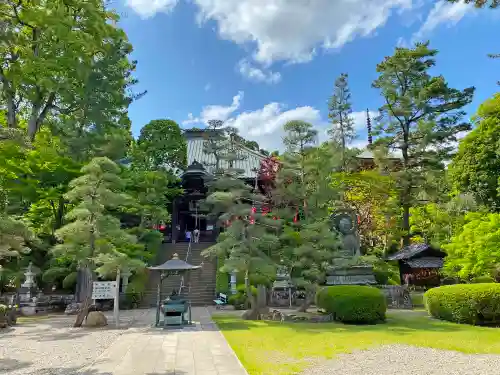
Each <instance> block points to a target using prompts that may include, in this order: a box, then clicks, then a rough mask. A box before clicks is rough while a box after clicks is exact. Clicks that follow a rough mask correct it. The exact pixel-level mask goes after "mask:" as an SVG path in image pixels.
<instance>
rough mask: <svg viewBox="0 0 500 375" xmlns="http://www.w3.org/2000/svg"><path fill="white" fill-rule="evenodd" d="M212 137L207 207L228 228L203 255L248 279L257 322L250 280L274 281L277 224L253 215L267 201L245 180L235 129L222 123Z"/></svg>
mask: <svg viewBox="0 0 500 375" xmlns="http://www.w3.org/2000/svg"><path fill="white" fill-rule="evenodd" d="M212 127H213V128H212V130H211V131H212V133H211V134H209V136H208V139H207V140H206V141H205V152H206V154H208V156H209V157H210V161H209V163H208V165H212V166H213V170H214V171H215V174H214V180H213V181H212V182H211V184H210V187H209V189H210V193H209V196H208V197H207V199H206V204H208V205H209V207H211V211H212V213H213V214H215V215H217V216H218V223H219V226H221V225H225V226H226V228H225V229H224V232H223V233H221V234H220V235H219V237H218V239H217V243H216V244H215V245H213V246H211V247H210V248H208V249H206V250H205V251H204V252H203V254H204V255H205V256H210V257H216V256H217V257H222V258H223V259H225V261H224V265H223V267H222V268H223V269H222V270H221V271H223V272H232V271H237V272H239V273H241V274H243V275H245V284H246V290H247V295H248V296H249V298H250V309H249V310H248V311H247V312H246V313H245V315H244V317H245V318H246V319H258V317H259V315H260V313H259V309H258V306H257V299H256V296H255V295H254V294H253V293H252V290H251V287H250V279H251V278H254V277H255V276H259V277H262V276H264V277H266V278H268V279H271V278H272V277H273V276H274V275H275V265H274V262H273V261H272V257H271V256H270V252H271V251H272V250H273V249H274V248H275V247H276V246H277V244H278V237H277V236H276V234H275V227H276V225H277V223H276V222H275V221H274V220H272V219H269V218H267V217H265V216H262V215H253V214H252V207H255V206H259V205H261V204H262V203H263V202H264V199H265V197H264V196H262V195H261V194H259V193H258V192H256V191H253V189H252V187H251V186H249V185H247V184H246V183H245V181H244V180H243V179H242V173H243V170H242V169H240V168H238V165H237V162H238V160H242V158H243V156H242V154H241V152H240V150H239V143H238V142H237V141H236V140H235V137H234V134H235V131H234V129H228V128H223V126H222V123H220V122H218V123H215V122H212Z"/></svg>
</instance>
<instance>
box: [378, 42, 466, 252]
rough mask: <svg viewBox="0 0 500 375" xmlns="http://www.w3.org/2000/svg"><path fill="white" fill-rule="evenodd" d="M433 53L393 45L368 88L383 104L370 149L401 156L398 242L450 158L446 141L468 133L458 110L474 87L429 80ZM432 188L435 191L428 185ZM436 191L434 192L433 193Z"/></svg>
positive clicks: (407, 235)
mask: <svg viewBox="0 0 500 375" xmlns="http://www.w3.org/2000/svg"><path fill="white" fill-rule="evenodd" d="M437 52H438V51H437V50H433V49H429V43H417V44H416V45H415V46H414V48H411V49H410V48H401V47H397V48H396V51H395V53H394V55H392V56H389V57H386V58H385V59H384V61H383V62H381V63H380V64H378V65H377V72H378V73H379V77H378V78H377V79H376V80H375V81H374V82H373V87H374V88H377V89H379V90H380V92H381V94H382V96H383V97H384V102H385V104H384V105H383V106H382V107H381V108H380V109H379V111H380V114H381V116H380V119H379V120H380V121H379V125H378V126H377V128H376V135H378V136H379V137H378V139H377V141H376V143H375V146H376V147H378V148H381V149H384V150H386V151H387V150H396V151H398V152H401V157H402V160H401V165H400V168H399V169H398V171H397V172H394V173H393V174H394V176H395V179H396V182H397V188H398V192H399V195H400V205H401V209H402V230H403V232H404V233H403V234H404V240H405V242H406V243H408V242H409V238H410V208H411V207H414V206H415V205H416V203H417V202H418V200H419V196H420V195H421V191H422V190H424V191H425V190H427V189H428V188H429V180H430V181H431V182H433V181H434V179H433V178H432V177H433V176H434V175H436V174H441V173H442V172H441V171H442V170H443V169H444V162H445V161H446V160H450V159H451V153H452V151H453V145H452V144H451V143H452V141H455V140H456V136H457V134H458V133H460V132H462V131H465V130H469V129H470V124H467V123H462V122H461V119H462V117H463V116H464V115H465V112H464V111H463V110H462V108H463V107H464V106H466V105H467V104H469V103H470V102H471V101H472V97H473V94H474V88H473V87H470V88H466V89H464V90H457V89H453V88H450V87H449V86H448V83H447V82H446V80H445V79H444V77H443V76H436V77H433V76H431V75H430V74H429V70H430V69H431V68H432V67H433V66H434V65H435V56H436V55H437ZM431 188H432V190H436V188H435V186H434V184H433V183H431ZM437 190H439V189H437Z"/></svg>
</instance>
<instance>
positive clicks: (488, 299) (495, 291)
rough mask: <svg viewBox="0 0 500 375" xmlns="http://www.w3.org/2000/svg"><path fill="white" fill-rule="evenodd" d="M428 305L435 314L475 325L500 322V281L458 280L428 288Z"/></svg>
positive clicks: (427, 307)
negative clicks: (451, 283) (470, 281)
mask: <svg viewBox="0 0 500 375" xmlns="http://www.w3.org/2000/svg"><path fill="white" fill-rule="evenodd" d="M424 303H425V307H426V309H427V311H428V313H429V314H430V315H432V316H433V317H435V318H438V319H442V320H448V321H450V322H456V323H467V324H474V325H483V324H497V323H500V284H494V283H488V284H457V285H446V286H441V287H439V288H433V289H430V290H428V291H427V292H426V293H425V294H424Z"/></svg>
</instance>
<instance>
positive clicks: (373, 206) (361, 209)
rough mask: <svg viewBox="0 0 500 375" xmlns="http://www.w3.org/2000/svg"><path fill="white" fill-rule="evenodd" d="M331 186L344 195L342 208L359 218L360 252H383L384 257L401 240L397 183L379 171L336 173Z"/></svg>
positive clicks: (381, 253)
mask: <svg viewBox="0 0 500 375" xmlns="http://www.w3.org/2000/svg"><path fill="white" fill-rule="evenodd" d="M331 183H332V185H333V186H334V188H335V189H337V190H340V191H342V192H343V197H342V204H341V205H342V206H344V207H346V208H348V209H351V210H354V211H355V212H356V213H357V215H358V217H359V223H358V231H359V236H360V242H361V250H362V252H363V253H365V254H372V253H374V252H375V249H382V251H381V252H380V254H377V255H379V256H382V257H383V256H384V253H385V252H387V251H388V250H389V249H390V248H391V246H392V244H394V243H396V242H397V241H399V239H400V238H401V236H400V231H399V228H398V224H399V223H398V220H397V216H398V214H399V211H400V209H399V207H398V203H399V200H398V194H397V190H396V181H395V180H394V178H392V177H391V176H388V175H386V174H381V173H380V171H379V170H367V171H360V172H350V173H344V172H341V173H335V174H334V175H333V177H332V182H331Z"/></svg>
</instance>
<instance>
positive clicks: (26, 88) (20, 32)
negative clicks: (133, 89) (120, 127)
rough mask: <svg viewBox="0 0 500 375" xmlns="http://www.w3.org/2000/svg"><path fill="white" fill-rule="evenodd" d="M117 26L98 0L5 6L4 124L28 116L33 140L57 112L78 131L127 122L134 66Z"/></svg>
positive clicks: (0, 68) (0, 12)
mask: <svg viewBox="0 0 500 375" xmlns="http://www.w3.org/2000/svg"><path fill="white" fill-rule="evenodd" d="M117 21H118V15H117V14H116V13H115V12H114V11H111V10H109V9H107V7H106V6H105V4H104V2H103V1H102V0H89V1H86V2H84V3H75V2H67V1H61V0H56V1H41V2H40V1H14V0H6V1H3V2H2V3H1V4H0V24H1V25H2V30H1V32H2V44H1V45H0V82H1V85H0V96H1V97H2V98H3V101H4V103H5V108H6V111H5V117H6V123H7V126H8V127H10V128H18V127H20V120H21V119H25V120H26V122H27V125H26V134H27V136H28V137H29V139H31V140H33V139H34V137H35V135H36V134H37V133H38V131H39V130H40V129H41V127H42V126H43V125H45V124H47V121H49V120H52V119H51V117H52V116H56V115H57V116H59V115H63V116H66V118H65V119H64V123H67V122H72V121H73V122H77V123H78V125H77V128H78V127H79V128H80V130H82V129H89V128H90V127H92V126H94V127H100V126H102V124H104V123H106V122H108V121H109V120H110V118H113V119H114V120H116V119H117V118H120V117H122V118H123V117H124V116H125V117H126V107H127V106H128V103H129V101H130V98H131V95H130V94H131V93H130V92H129V91H128V90H129V88H130V85H131V84H133V83H134V82H135V81H134V79H133V77H132V76H131V74H130V73H131V72H132V71H133V70H134V68H135V64H134V62H131V61H129V60H128V57H127V56H128V54H129V53H130V52H131V46H130V44H129V43H128V42H127V37H126V35H125V33H124V32H123V30H121V29H120V28H118V27H117V26H116V22H117ZM103 119H104V120H105V121H103ZM57 120H58V121H61V119H60V118H58V119H57ZM65 131H67V132H69V130H67V129H65ZM77 133H78V132H77ZM75 135H77V134H75Z"/></svg>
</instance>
